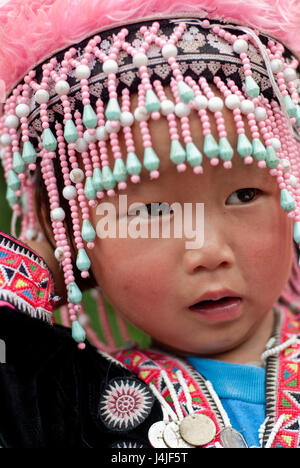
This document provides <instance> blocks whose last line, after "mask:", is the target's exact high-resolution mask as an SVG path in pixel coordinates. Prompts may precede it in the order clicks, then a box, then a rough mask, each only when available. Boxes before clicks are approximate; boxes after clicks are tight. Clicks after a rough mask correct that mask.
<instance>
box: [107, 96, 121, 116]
mask: <svg viewBox="0 0 300 468" xmlns="http://www.w3.org/2000/svg"><path fill="white" fill-rule="evenodd" d="M105 117H106V118H107V119H108V120H119V119H120V117H121V109H120V106H119V102H118V99H117V98H110V100H109V101H108V104H107V107H106V110H105Z"/></svg>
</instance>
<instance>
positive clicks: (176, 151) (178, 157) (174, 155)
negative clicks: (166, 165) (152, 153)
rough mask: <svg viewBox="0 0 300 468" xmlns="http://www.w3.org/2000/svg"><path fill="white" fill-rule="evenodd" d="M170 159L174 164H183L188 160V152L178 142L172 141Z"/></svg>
mask: <svg viewBox="0 0 300 468" xmlns="http://www.w3.org/2000/svg"><path fill="white" fill-rule="evenodd" d="M170 159H171V161H173V163H174V164H181V163H183V162H184V161H185V160H186V152H185V149H184V148H183V146H182V144H181V143H180V141H178V140H172V142H171V152H170Z"/></svg>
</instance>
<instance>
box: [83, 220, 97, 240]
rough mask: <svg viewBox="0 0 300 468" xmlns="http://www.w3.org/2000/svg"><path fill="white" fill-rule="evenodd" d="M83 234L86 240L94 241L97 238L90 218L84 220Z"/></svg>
mask: <svg viewBox="0 0 300 468" xmlns="http://www.w3.org/2000/svg"><path fill="white" fill-rule="evenodd" d="M81 236H82V239H83V240H84V241H85V242H94V240H95V238H96V232H95V229H94V228H93V226H92V225H91V223H90V221H89V220H88V219H84V220H83V222H82V228H81Z"/></svg>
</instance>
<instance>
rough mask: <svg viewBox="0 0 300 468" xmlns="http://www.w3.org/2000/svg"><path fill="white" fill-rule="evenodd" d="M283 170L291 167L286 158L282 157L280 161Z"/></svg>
mask: <svg viewBox="0 0 300 468" xmlns="http://www.w3.org/2000/svg"><path fill="white" fill-rule="evenodd" d="M280 164H281V167H282V170H283V172H288V171H289V170H290V169H291V164H290V161H289V160H288V159H282V160H281V161H280Z"/></svg>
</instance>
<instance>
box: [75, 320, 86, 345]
mask: <svg viewBox="0 0 300 468" xmlns="http://www.w3.org/2000/svg"><path fill="white" fill-rule="evenodd" d="M72 338H73V340H74V341H76V343H82V342H83V341H84V340H85V339H86V333H85V331H84V329H83V328H82V326H81V325H80V323H79V322H78V320H75V321H74V322H72Z"/></svg>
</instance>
